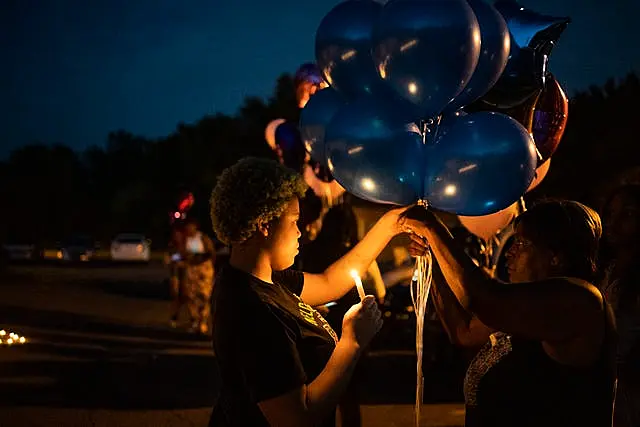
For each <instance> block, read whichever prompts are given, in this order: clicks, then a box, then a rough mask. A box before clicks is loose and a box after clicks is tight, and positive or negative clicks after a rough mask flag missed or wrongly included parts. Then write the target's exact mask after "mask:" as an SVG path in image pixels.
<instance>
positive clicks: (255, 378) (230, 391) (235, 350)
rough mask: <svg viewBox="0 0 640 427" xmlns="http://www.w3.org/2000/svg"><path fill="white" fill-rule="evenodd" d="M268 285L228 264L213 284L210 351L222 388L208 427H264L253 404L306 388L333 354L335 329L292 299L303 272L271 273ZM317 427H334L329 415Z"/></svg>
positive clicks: (331, 416)
mask: <svg viewBox="0 0 640 427" xmlns="http://www.w3.org/2000/svg"><path fill="white" fill-rule="evenodd" d="M272 281H273V284H271V283H266V282H263V281H262V280H259V279H257V278H256V277H254V276H252V275H250V274H247V273H245V272H243V271H240V270H238V269H235V268H233V267H231V266H228V265H227V266H225V267H224V268H223V270H222V271H221V272H220V274H219V276H218V278H217V279H216V286H215V288H214V292H213V296H212V307H211V309H212V319H213V348H214V351H215V354H216V360H217V363H218V367H219V369H220V375H221V380H222V385H221V391H220V395H219V397H218V400H217V402H216V405H215V407H214V410H213V413H212V415H211V421H210V423H209V425H210V426H216V427H232V426H233V427H240V426H243V427H244V426H251V427H260V426H268V425H269V424H268V423H267V421H266V419H265V418H264V416H263V415H262V412H261V410H260V408H259V407H258V402H261V401H264V400H268V399H271V398H274V397H277V396H280V395H283V394H285V393H287V392H290V391H292V390H294V389H296V388H298V387H300V386H302V385H304V384H309V383H310V382H312V381H313V380H314V379H315V378H316V377H317V376H318V375H319V374H320V372H322V370H323V369H324V367H325V365H326V364H327V361H328V360H329V358H330V357H331V354H332V352H333V350H334V348H335V344H336V342H337V339H338V337H337V336H336V334H335V332H334V331H333V329H331V327H330V326H329V324H328V323H327V322H326V321H325V320H324V319H323V318H322V316H321V315H320V314H319V313H318V312H317V311H315V310H314V309H313V308H311V307H310V306H309V305H307V304H305V303H304V302H302V300H301V299H300V298H299V297H298V295H300V293H301V292H302V286H303V284H304V275H303V273H302V272H299V271H295V270H285V271H280V272H274V273H273V276H272ZM321 425H322V426H323V427H325V426H326V427H329V426H335V413H334V414H332V415H330V416H329V417H327V420H326V421H324V422H323V423H322V424H321Z"/></svg>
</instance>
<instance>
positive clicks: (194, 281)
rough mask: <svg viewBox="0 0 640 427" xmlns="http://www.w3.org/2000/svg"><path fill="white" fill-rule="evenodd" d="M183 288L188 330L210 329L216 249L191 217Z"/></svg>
mask: <svg viewBox="0 0 640 427" xmlns="http://www.w3.org/2000/svg"><path fill="white" fill-rule="evenodd" d="M184 245H185V265H186V286H185V287H186V290H187V295H188V299H187V301H188V307H189V315H190V317H191V330H192V331H193V332H199V333H201V334H207V333H208V332H209V320H210V314H211V302H210V298H211V291H212V290H213V278H214V265H215V260H216V251H215V247H214V244H213V241H212V240H211V238H210V237H209V236H207V235H206V234H204V233H203V232H202V231H200V228H199V225H198V222H197V221H196V220H194V219H192V218H189V219H187V220H186V223H185V243H184Z"/></svg>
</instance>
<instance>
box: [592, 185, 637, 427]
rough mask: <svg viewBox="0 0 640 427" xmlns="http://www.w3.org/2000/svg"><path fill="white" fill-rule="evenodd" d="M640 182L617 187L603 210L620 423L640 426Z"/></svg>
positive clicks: (604, 284)
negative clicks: (616, 339)
mask: <svg viewBox="0 0 640 427" xmlns="http://www.w3.org/2000/svg"><path fill="white" fill-rule="evenodd" d="M639 215H640V185H625V186H622V187H619V188H617V189H615V190H614V191H613V192H612V194H611V195H610V196H609V198H608V200H607V202H606V203H605V206H604V208H603V211H602V217H603V222H604V230H603V231H604V238H603V242H602V247H601V249H602V250H601V253H600V264H601V266H602V271H603V279H602V283H601V289H602V291H603V292H604V294H605V296H606V297H607V300H608V301H609V303H610V304H611V306H612V307H613V310H614V312H615V315H616V323H617V325H618V334H619V337H620V338H619V344H618V376H619V383H618V394H617V398H616V408H615V416H614V419H615V422H614V425H615V426H616V427H638V426H640V363H639V362H638V361H639V360H640V265H638V258H639V257H640V216H639Z"/></svg>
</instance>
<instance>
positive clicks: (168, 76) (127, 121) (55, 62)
mask: <svg viewBox="0 0 640 427" xmlns="http://www.w3.org/2000/svg"><path fill="white" fill-rule="evenodd" d="M337 3H339V2H338V1H335V0H309V1H294V0H270V1H265V0H187V1H184V2H179V1H177V0H2V1H0V58H1V59H0V90H1V96H0V100H1V101H2V105H1V107H0V108H1V109H0V154H4V153H6V152H7V151H9V150H10V149H12V148H15V147H17V146H20V145H24V144H27V143H30V142H33V141H35V140H39V141H43V142H46V143H53V142H63V143H66V144H68V145H70V146H72V147H74V148H79V149H82V148H84V147H87V146H89V145H93V144H102V143H103V142H104V141H105V140H106V135H107V133H108V132H109V131H111V130H117V129H126V130H129V131H131V132H133V133H136V134H141V135H144V136H148V137H160V136H164V135H167V134H168V133H170V132H171V131H172V130H173V129H175V127H176V124H177V123H178V122H180V121H182V122H185V123H191V122H194V121H196V120H198V119H199V118H200V117H202V116H203V115H205V114H209V113H215V112H224V113H234V112H235V111H236V110H237V108H238V107H239V105H240V103H241V102H242V100H243V98H244V97H245V96H247V95H258V96H268V95H270V94H271V92H272V89H273V86H274V83H275V79H276V78H277V77H278V75H280V74H281V73H282V72H293V71H295V69H296V67H297V66H298V65H299V64H300V63H302V62H305V61H310V60H313V44H314V36H315V30H316V27H317V25H318V24H319V23H320V20H321V19H322V17H323V16H324V15H325V14H326V13H327V12H328V11H329V10H330V9H331V7H333V6H334V5H335V4H337ZM521 3H522V4H523V5H524V6H526V7H530V8H532V9H534V10H536V11H538V12H541V13H548V14H551V15H555V16H570V17H571V18H572V19H573V22H572V23H571V24H570V26H569V27H568V28H567V30H566V31H565V33H564V34H563V36H562V38H561V39H560V42H559V44H558V46H557V47H556V49H555V50H554V51H553V55H552V57H551V63H550V68H551V71H552V72H554V73H555V75H556V76H557V77H558V78H559V80H560V82H561V83H562V84H563V85H564V87H565V88H566V89H567V90H568V92H569V94H571V93H573V92H574V91H576V90H579V89H583V88H587V87H588V86H589V85H590V84H592V83H596V84H601V83H603V82H604V81H605V80H606V79H607V78H608V77H622V76H624V75H625V74H626V73H627V72H629V71H632V70H634V69H635V70H640V49H638V47H637V43H638V40H640V25H639V21H638V19H639V17H640V1H638V0H609V1H604V0H522V2H521ZM614 5H615V7H616V8H617V9H614Z"/></svg>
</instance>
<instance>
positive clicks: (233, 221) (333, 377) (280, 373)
mask: <svg viewBox="0 0 640 427" xmlns="http://www.w3.org/2000/svg"><path fill="white" fill-rule="evenodd" d="M305 190H306V185H305V183H304V180H303V179H302V177H301V176H300V175H299V174H297V173H295V172H294V171H292V170H290V169H288V168H286V167H285V166H283V165H281V164H279V163H277V162H275V161H272V160H267V159H257V158H248V159H243V160H241V161H239V162H238V163H236V164H235V165H234V166H232V167H230V168H229V169H227V170H225V171H224V172H223V174H222V175H221V176H220V178H219V180H218V183H217V185H216V187H215V188H214V190H213V194H212V197H211V218H212V221H213V227H214V230H215V232H216V234H217V236H218V238H219V239H220V240H222V241H223V242H224V243H227V244H230V245H231V256H230V260H229V265H228V266H226V267H224V268H223V271H221V273H220V275H219V276H218V278H217V280H216V286H215V289H214V292H213V299H212V316H213V324H214V328H213V346H214V350H215V353H216V359H217V362H218V365H219V368H220V373H221V379H222V388H221V393H220V396H219V398H218V401H217V403H216V406H215V408H214V410H213V414H212V416H211V422H210V424H209V425H210V426H216V427H220V426H253V427H259V426H269V425H277V426H303V425H320V426H335V423H336V419H335V409H336V405H337V403H338V402H339V400H340V397H341V395H342V394H343V392H344V391H345V389H346V387H347V385H348V383H349V380H350V377H351V375H352V372H353V369H354V367H355V365H356V361H357V360H358V358H359V357H360V355H361V354H362V351H363V349H364V348H365V347H366V346H367V345H368V344H369V342H370V341H371V339H372V338H373V336H374V335H375V334H376V333H377V332H378V331H379V330H380V327H381V326H382V320H381V315H380V311H379V310H378V308H377V305H376V303H375V299H374V297H373V296H367V297H366V298H365V299H364V300H363V301H362V302H361V303H358V304H356V305H354V306H353V307H352V308H351V309H350V310H349V311H348V312H347V313H346V315H345V316H344V320H343V325H342V334H341V336H340V337H338V336H337V335H336V333H335V332H334V331H333V329H332V328H331V326H329V324H328V323H327V322H326V321H325V319H323V318H322V316H321V315H320V314H319V313H318V312H317V311H316V310H314V309H313V308H312V307H313V306H319V305H323V304H325V303H327V302H330V301H334V300H336V299H338V298H340V297H342V296H343V295H344V294H346V293H347V292H348V291H349V290H350V289H351V288H352V287H353V279H352V278H351V276H350V271H351V270H356V271H358V272H359V273H360V274H361V275H364V272H365V271H366V270H367V267H368V266H369V265H370V264H371V262H372V261H373V260H375V258H376V257H377V256H378V255H379V253H380V252H381V251H382V249H383V248H384V247H385V246H386V245H387V243H389V241H390V240H391V238H392V237H394V236H395V235H396V234H399V233H400V232H401V231H402V226H401V223H402V219H401V214H402V212H403V209H394V210H391V211H389V212H388V213H386V214H385V215H384V216H383V217H382V218H381V219H380V220H379V221H378V223H377V224H376V225H375V226H374V227H373V228H372V229H371V230H370V231H369V233H368V234H367V235H366V236H365V237H364V238H363V239H362V240H361V241H360V242H359V243H358V244H357V245H356V246H354V247H353V249H351V250H350V251H349V252H348V253H347V254H345V255H344V256H343V257H342V258H340V259H339V260H338V261H336V262H335V263H333V264H332V265H331V266H329V267H328V268H327V269H326V270H325V271H324V272H323V273H321V274H308V273H302V272H299V271H295V270H292V269H290V267H291V265H292V264H293V261H294V258H295V256H296V254H297V253H298V239H299V238H300V235H301V233H300V230H299V229H298V225H297V221H298V218H299V215H300V209H299V204H298V199H299V198H300V197H302V196H303V195H304V193H305Z"/></svg>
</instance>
